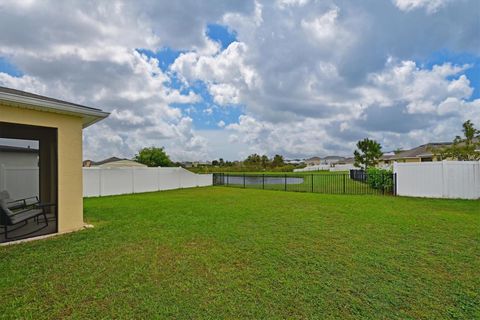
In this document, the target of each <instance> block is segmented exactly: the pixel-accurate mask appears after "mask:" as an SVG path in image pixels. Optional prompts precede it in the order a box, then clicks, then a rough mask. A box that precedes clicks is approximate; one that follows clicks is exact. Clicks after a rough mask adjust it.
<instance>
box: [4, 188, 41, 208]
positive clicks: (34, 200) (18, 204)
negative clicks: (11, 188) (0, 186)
mask: <svg viewBox="0 0 480 320" xmlns="http://www.w3.org/2000/svg"><path fill="white" fill-rule="evenodd" d="M1 199H4V200H5V201H6V202H7V206H8V208H9V209H10V210H17V209H23V208H28V207H33V206H35V205H38V204H39V203H40V200H39V199H38V197H37V196H33V197H28V198H23V199H16V200H14V199H12V198H11V197H10V194H9V193H8V191H7V190H3V191H0V200H1Z"/></svg>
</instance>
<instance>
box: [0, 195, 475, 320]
mask: <svg viewBox="0 0 480 320" xmlns="http://www.w3.org/2000/svg"><path fill="white" fill-rule="evenodd" d="M85 219H86V220H87V222H88V223H92V224H94V225H95V228H93V229H88V230H84V231H81V232H77V233H72V234H69V235H63V236H58V237H54V238H50V239H47V240H41V241H35V242H30V243H25V244H20V245H13V246H5V247H0V272H1V276H0V299H1V301H2V302H1V303H0V318H5V319H15V318H18V319H47V318H50V319H59V318H75V319H93V318H103V319H110V318H115V319H122V318H123V319H132V318H140V319H150V318H160V319H162V318H175V319H186V318H194V319H195V318H212V319H213V318H215V319H218V318H228V319H232V318H249V319H258V318H277V319H278V318H295V319H298V318H309V319H311V318H317V319H329V318H332V319H333V318H337V319H338V318H340V319H359V318H362V319H379V318H384V319H478V318H480V201H460V200H458V201H457V200H428V199H411V198H400V197H391V196H368V195H363V196H361V195H359V196H348V195H322V194H315V193H295V192H278V191H267V190H253V189H238V188H227V187H208V188H195V189H183V190H173V191H167V192H155V193H145V194H136V195H125V196H114V197H105V198H90V199H86V200H85Z"/></svg>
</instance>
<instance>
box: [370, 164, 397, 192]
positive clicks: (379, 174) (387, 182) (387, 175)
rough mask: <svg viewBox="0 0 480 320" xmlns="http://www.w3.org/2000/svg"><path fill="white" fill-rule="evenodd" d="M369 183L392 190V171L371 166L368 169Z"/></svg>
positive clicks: (378, 187) (372, 185) (376, 187)
mask: <svg viewBox="0 0 480 320" xmlns="http://www.w3.org/2000/svg"><path fill="white" fill-rule="evenodd" d="M367 183H368V184H369V185H370V186H371V187H372V188H374V189H382V190H392V189H393V174H392V171H390V170H385V169H378V168H369V169H368V170H367Z"/></svg>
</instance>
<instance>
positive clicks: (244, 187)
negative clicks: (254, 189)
mask: <svg viewBox="0 0 480 320" xmlns="http://www.w3.org/2000/svg"><path fill="white" fill-rule="evenodd" d="M243 188H245V173H244V174H243Z"/></svg>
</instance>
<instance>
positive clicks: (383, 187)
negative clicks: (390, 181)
mask: <svg viewBox="0 0 480 320" xmlns="http://www.w3.org/2000/svg"><path fill="white" fill-rule="evenodd" d="M382 195H385V173H384V172H383V171H382Z"/></svg>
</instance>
